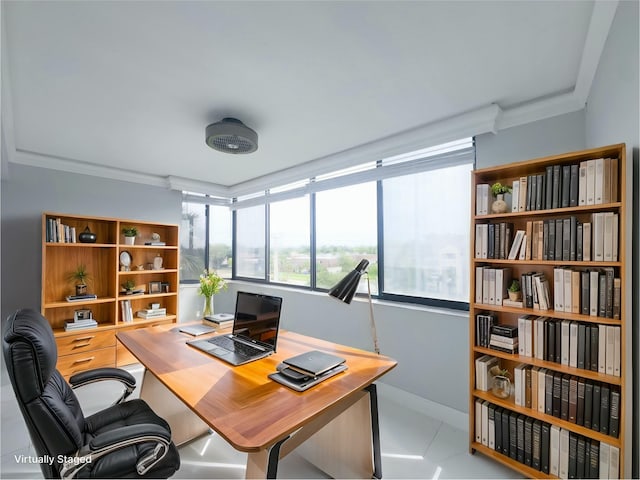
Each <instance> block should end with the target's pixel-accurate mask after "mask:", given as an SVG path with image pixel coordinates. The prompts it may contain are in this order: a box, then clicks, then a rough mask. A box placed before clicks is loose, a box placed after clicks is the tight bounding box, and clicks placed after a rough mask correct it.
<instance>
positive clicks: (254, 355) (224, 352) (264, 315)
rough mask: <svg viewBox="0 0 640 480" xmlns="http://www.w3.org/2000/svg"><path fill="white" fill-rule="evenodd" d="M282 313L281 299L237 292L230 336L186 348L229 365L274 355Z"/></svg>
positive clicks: (204, 340) (197, 343)
mask: <svg viewBox="0 0 640 480" xmlns="http://www.w3.org/2000/svg"><path fill="white" fill-rule="evenodd" d="M281 309H282V298H280V297H273V296H270V295H262V294H259V293H248V292H238V294H237V297H236V312H235V315H234V319H233V330H232V332H231V333H229V334H226V335H218V336H216V337H213V338H208V339H203V340H191V341H188V342H187V344H189V345H191V346H192V347H195V348H197V349H199V350H202V351H203V352H206V353H208V354H209V355H212V356H214V357H217V358H219V359H221V360H224V361H225V362H227V363H230V364H231V365H242V364H245V363H249V362H252V361H254V360H258V359H260V358H264V357H267V356H269V355H271V354H272V353H274V352H275V351H276V343H277V341H278V329H279V327H280V312H281Z"/></svg>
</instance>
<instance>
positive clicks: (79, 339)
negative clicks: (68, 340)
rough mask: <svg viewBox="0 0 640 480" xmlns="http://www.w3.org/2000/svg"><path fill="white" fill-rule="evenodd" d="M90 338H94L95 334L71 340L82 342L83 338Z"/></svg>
mask: <svg viewBox="0 0 640 480" xmlns="http://www.w3.org/2000/svg"><path fill="white" fill-rule="evenodd" d="M92 338H95V335H87V336H86V337H78V338H74V339H73V341H74V342H84V341H85V340H91V339H92Z"/></svg>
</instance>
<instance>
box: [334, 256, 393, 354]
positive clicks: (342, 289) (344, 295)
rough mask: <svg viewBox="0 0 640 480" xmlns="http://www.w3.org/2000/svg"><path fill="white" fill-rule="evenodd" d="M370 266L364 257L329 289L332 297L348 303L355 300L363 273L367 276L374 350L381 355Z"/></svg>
mask: <svg viewBox="0 0 640 480" xmlns="http://www.w3.org/2000/svg"><path fill="white" fill-rule="evenodd" d="M368 266H369V260H366V259H362V260H360V263H359V264H358V265H357V266H356V268H354V269H353V270H351V271H350V272H349V273H347V274H346V275H345V277H344V278H343V279H342V280H340V281H339V282H338V283H336V284H335V285H334V287H333V288H332V289H331V290H329V295H330V296H331V297H334V298H337V299H338V300H340V301H341V302H344V303H346V304H347V305H348V304H350V303H351V300H353V296H354V295H355V294H356V290H357V289H358V284H359V283H360V277H362V275H366V276H367V288H368V292H369V295H368V296H369V320H370V322H371V336H372V337H373V350H374V351H375V352H376V353H377V354H378V355H379V354H380V347H379V346H378V332H377V330H376V321H375V319H374V317H373V302H372V301H371V284H370V283H369V273H368V272H367V267H368Z"/></svg>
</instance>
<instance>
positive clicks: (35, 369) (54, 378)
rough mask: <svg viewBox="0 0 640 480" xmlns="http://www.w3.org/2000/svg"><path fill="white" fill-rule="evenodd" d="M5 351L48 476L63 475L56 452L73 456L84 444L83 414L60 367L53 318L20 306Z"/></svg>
mask: <svg viewBox="0 0 640 480" xmlns="http://www.w3.org/2000/svg"><path fill="white" fill-rule="evenodd" d="M2 352H3V354H4V360H5V363H6V365H7V371H8V373H9V378H10V380H11V385H12V386H13V391H14V393H15V395H16V399H17V400H18V405H19V406H20V410H21V411H22V416H23V417H24V420H25V422H26V424H27V428H28V429H29V435H30V436H31V441H32V442H33V445H34V447H35V449H36V453H37V454H38V456H45V455H48V457H47V458H51V459H53V460H54V461H53V462H52V464H51V465H49V464H48V462H43V463H41V464H40V466H41V469H42V473H43V474H44V476H45V478H52V477H59V469H60V466H59V465H58V464H57V462H56V461H55V460H57V458H58V456H60V455H62V456H64V455H72V454H73V453H75V452H76V451H77V450H78V449H79V448H80V447H81V446H82V445H83V443H84V439H83V430H84V424H85V422H84V415H83V413H82V409H81V408H80V404H79V402H78V399H77V397H76V395H75V393H74V392H73V390H72V389H71V387H70V386H69V384H68V383H67V382H66V380H65V379H64V378H63V377H62V375H60V372H58V371H57V370H56V362H57V360H58V349H57V347H56V342H55V338H54V336H53V331H52V330H51V326H50V325H49V322H47V320H46V319H45V318H44V317H43V316H42V315H40V313H38V312H37V311H35V310H31V309H23V310H18V311H17V312H15V313H14V314H13V315H10V316H9V318H8V319H7V321H6V323H5V325H4V329H3V335H2Z"/></svg>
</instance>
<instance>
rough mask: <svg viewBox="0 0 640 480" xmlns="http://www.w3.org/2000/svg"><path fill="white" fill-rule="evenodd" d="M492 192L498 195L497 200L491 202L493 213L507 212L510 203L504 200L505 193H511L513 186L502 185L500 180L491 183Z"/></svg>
mask: <svg viewBox="0 0 640 480" xmlns="http://www.w3.org/2000/svg"><path fill="white" fill-rule="evenodd" d="M491 193H493V196H494V197H496V200H495V201H494V202H493V203H492V204H491V211H492V212H493V213H505V212H506V211H507V208H508V205H507V202H505V200H504V194H505V193H511V187H509V186H507V185H502V184H501V183H500V182H496V183H494V184H493V185H491Z"/></svg>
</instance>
